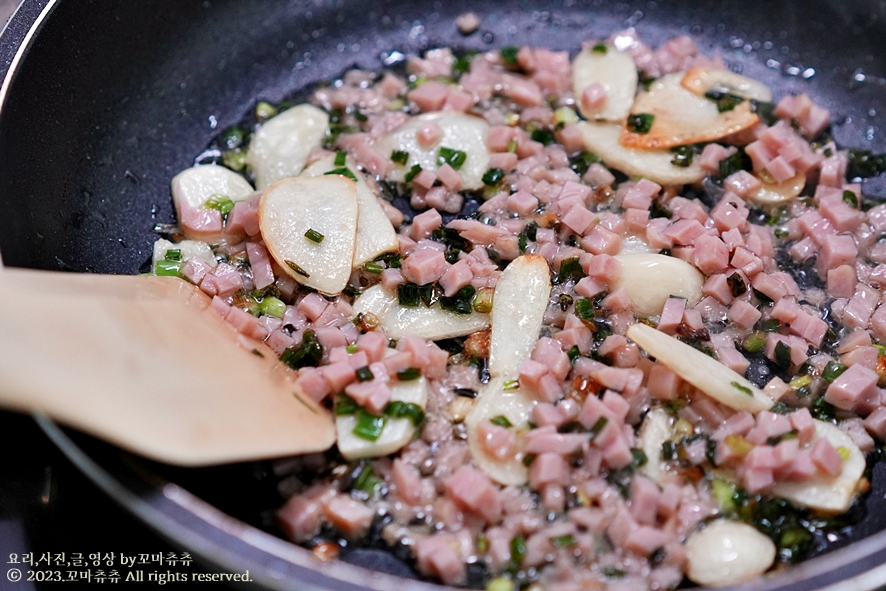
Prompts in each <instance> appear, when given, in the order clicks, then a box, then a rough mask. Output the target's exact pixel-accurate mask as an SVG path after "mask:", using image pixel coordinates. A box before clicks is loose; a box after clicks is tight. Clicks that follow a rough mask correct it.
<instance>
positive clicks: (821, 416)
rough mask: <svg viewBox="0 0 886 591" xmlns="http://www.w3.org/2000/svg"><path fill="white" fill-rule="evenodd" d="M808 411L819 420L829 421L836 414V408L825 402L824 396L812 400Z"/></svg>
mask: <svg viewBox="0 0 886 591" xmlns="http://www.w3.org/2000/svg"><path fill="white" fill-rule="evenodd" d="M809 411H810V412H811V413H812V416H813V417H815V418H816V419H818V420H819V421H830V420H832V419H833V418H834V417H836V416H837V409H836V408H835V407H834V406H833V405H832V404H830V403H828V402H826V401H825V399H824V398H819V399H818V400H816V401H815V402H813V403H812V406H811V407H810V408H809Z"/></svg>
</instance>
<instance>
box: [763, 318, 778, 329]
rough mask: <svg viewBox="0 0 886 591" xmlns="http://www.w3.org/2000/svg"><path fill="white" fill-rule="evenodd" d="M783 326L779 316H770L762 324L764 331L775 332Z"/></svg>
mask: <svg viewBox="0 0 886 591" xmlns="http://www.w3.org/2000/svg"><path fill="white" fill-rule="evenodd" d="M780 327H781V322H779V321H778V319H777V318H770V319H769V320H766V321H765V322H763V323H762V324H761V325H760V330H762V331H763V332H775V331H777V330H778V329H779V328H780Z"/></svg>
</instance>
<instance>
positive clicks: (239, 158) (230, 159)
mask: <svg viewBox="0 0 886 591" xmlns="http://www.w3.org/2000/svg"><path fill="white" fill-rule="evenodd" d="M246 154H247V153H246V152H244V151H243V150H241V149H240V148H237V149H236V150H225V151H224V152H222V164H224V165H225V166H227V167H228V168H230V169H231V170H235V171H241V170H243V169H244V168H246Z"/></svg>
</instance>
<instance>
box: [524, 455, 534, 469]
mask: <svg viewBox="0 0 886 591" xmlns="http://www.w3.org/2000/svg"><path fill="white" fill-rule="evenodd" d="M537 457H538V456H536V455H535V454H526V455H525V456H523V465H524V466H531V465H532V462H534V461H535V458H537Z"/></svg>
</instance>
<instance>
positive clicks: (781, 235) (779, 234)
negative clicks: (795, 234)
mask: <svg viewBox="0 0 886 591" xmlns="http://www.w3.org/2000/svg"><path fill="white" fill-rule="evenodd" d="M773 233H774V234H775V237H776V238H778V239H779V240H784V239H785V238H787V237H788V236H789V235H790V234H789V233H788V231H787V230H782V229H781V228H776V229H775V230H773Z"/></svg>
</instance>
